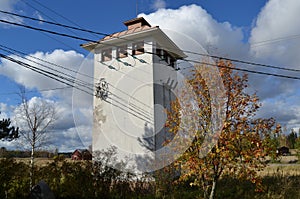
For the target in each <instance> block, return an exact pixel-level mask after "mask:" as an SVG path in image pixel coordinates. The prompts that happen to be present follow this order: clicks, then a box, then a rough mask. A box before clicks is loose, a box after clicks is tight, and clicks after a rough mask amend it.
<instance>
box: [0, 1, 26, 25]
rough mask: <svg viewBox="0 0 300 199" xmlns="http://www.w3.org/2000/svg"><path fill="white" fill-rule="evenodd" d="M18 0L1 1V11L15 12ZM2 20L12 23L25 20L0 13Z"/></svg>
mask: <svg viewBox="0 0 300 199" xmlns="http://www.w3.org/2000/svg"><path fill="white" fill-rule="evenodd" d="M17 2H18V0H1V1H0V8H1V10H4V11H7V12H14V6H15V5H16V3H17ZM0 19H2V20H7V21H12V22H22V21H23V20H22V19H21V18H19V17H15V16H12V15H7V14H4V13H0Z"/></svg>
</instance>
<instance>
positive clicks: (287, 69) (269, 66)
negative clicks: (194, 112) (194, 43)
mask: <svg viewBox="0 0 300 199" xmlns="http://www.w3.org/2000/svg"><path fill="white" fill-rule="evenodd" d="M37 20H38V19H37ZM0 22H3V23H9V24H12V25H17V26H23V27H25V28H29V29H33V30H38V31H44V32H47V33H50V34H56V35H59V36H64V37H69V38H72V39H77V40H81V41H86V42H92V43H99V44H103V42H101V41H94V40H91V39H86V38H82V37H77V36H73V35H68V34H64V33H58V32H54V31H49V30H46V29H41V28H35V27H31V26H27V25H23V24H18V23H15V22H9V21H6V20H0ZM84 31H86V30H84ZM87 31H88V30H87ZM101 34H102V35H106V36H107V35H108V34H105V33H101ZM116 38H119V39H124V38H120V37H116ZM168 50H172V49H168ZM183 52H186V53H191V54H195V55H200V56H207V57H212V58H218V59H224V60H229V61H232V62H237V63H242V64H247V65H254V66H261V67H267V68H273V69H279V70H285V71H293V72H300V70H299V69H293V68H285V67H279V66H274V65H270V64H261V63H255V62H250V61H244V60H239V59H232V58H228V57H222V56H216V55H209V54H204V53H197V52H193V51H187V50H183ZM146 53H147V52H146ZM249 71H250V70H249ZM245 72H246V71H245ZM265 75H268V73H265ZM272 76H274V75H272ZM277 77H285V75H281V76H280V75H279V76H277Z"/></svg>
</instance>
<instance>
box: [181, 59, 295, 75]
mask: <svg viewBox="0 0 300 199" xmlns="http://www.w3.org/2000/svg"><path fill="white" fill-rule="evenodd" d="M184 60H185V61H188V62H193V63H197V64H205V65H209V66H216V67H218V68H227V69H232V70H237V71H243V72H248V73H254V74H260V75H267V76H274V77H282V78H288V79H294V80H300V77H295V76H288V75H280V74H275V73H267V72H262V71H254V70H248V69H243V68H237V67H229V66H222V65H218V64H212V63H208V62H201V61H195V60H188V59H184ZM192 67H194V66H189V67H185V68H183V69H187V68H192Z"/></svg>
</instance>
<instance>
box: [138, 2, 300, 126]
mask: <svg viewBox="0 0 300 199" xmlns="http://www.w3.org/2000/svg"><path fill="white" fill-rule="evenodd" d="M299 8H300V1H298V0H287V1H280V0H270V1H268V3H267V4H266V6H265V7H264V8H263V9H262V11H261V13H260V14H259V16H258V17H257V18H256V23H255V24H254V26H253V30H252V32H251V38H250V39H249V44H247V43H245V42H244V35H243V32H242V29H241V28H239V27H235V26H234V25H232V24H230V23H229V22H223V23H220V22H218V21H216V20H215V19H214V18H213V17H212V16H211V15H210V14H209V13H207V11H206V10H204V9H203V8H201V7H200V6H197V5H190V6H182V7H181V8H179V9H175V10H173V9H160V10H158V11H156V12H154V13H151V14H148V15H146V14H140V15H139V16H143V17H144V18H145V19H146V20H147V21H148V22H149V23H150V24H151V25H159V26H160V28H162V29H163V30H166V29H168V30H172V31H173V32H174V31H175V32H178V33H180V34H181V35H186V36H187V37H190V38H191V39H190V40H191V41H194V42H197V43H198V44H200V45H202V46H203V47H204V48H205V49H206V50H207V51H208V52H209V53H210V54H217V55H221V56H226V57H231V58H237V59H240V60H249V61H253V62H258V63H259V62H263V63H266V64H273V65H278V66H290V67H294V68H299V66H300V65H299V63H300V57H299V56H298V52H299V51H300V49H299V48H300V37H298V38H297V39H293V40H292V39H286V40H282V41H281V42H276V43H272V45H271V44H269V45H262V46H258V44H257V46H254V45H252V46H251V47H250V44H254V43H256V42H259V41H265V40H269V39H274V38H278V37H286V36H288V35H295V34H299V32H300V24H299V23H298V20H297V19H298V18H299V17H300V13H299V11H298V10H299ZM169 36H170V37H171V38H172V35H169ZM172 39H174V40H176V38H172ZM177 43H182V44H181V45H179V47H181V48H182V49H184V50H191V51H196V52H199V51H200V52H201V50H199V49H195V48H192V49H191V47H190V46H191V45H190V42H182V41H181V42H180V41H179V42H178V41H177ZM194 46H197V45H194ZM238 67H247V68H248V69H250V70H259V71H265V72H271V73H279V74H284V75H294V76H295V75H296V76H298V77H299V74H295V73H287V72H283V71H278V70H275V69H270V68H262V67H254V66H241V65H239V66H238ZM249 79H250V85H251V89H252V90H253V91H256V92H257V94H258V95H259V97H260V98H261V100H262V102H263V104H264V106H263V107H262V108H261V114H260V115H263V116H268V117H270V116H273V117H276V118H277V119H278V122H283V123H286V124H289V126H290V127H292V125H295V126H299V121H300V116H299V114H295V112H294V111H291V110H292V108H293V109H297V110H299V105H298V103H297V102H295V101H293V100H291V96H293V95H295V96H297V97H298V96H299V95H300V94H299V81H294V80H290V79H284V78H275V77H271V76H263V75H255V74H250V75H249ZM283 98H285V99H286V100H283V101H282V100H281V101H280V102H281V103H280V105H279V104H278V103H276V102H277V100H280V99H283ZM278 106H281V108H278ZM284 107H289V108H288V109H286V110H289V111H282V109H284ZM291 107H292V108H291ZM270 110H274V112H272V114H273V115H272V114H265V113H271V111H270ZM296 121H298V122H296ZM297 123H298V124H297Z"/></svg>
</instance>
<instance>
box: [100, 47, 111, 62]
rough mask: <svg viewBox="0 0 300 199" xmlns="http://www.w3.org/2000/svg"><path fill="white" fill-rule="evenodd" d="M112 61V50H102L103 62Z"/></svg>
mask: <svg viewBox="0 0 300 199" xmlns="http://www.w3.org/2000/svg"><path fill="white" fill-rule="evenodd" d="M110 60H112V49H111V48H108V49H104V50H102V53H101V61H103V62H105V61H110Z"/></svg>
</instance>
